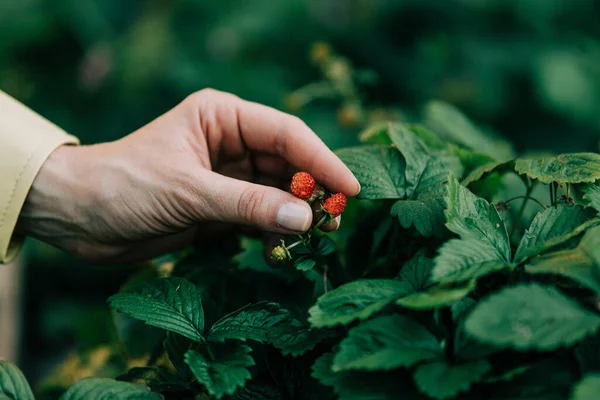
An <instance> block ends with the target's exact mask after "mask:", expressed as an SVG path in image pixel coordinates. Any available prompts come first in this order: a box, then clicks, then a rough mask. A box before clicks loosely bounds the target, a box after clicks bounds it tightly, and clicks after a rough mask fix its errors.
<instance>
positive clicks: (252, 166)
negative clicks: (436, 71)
mask: <svg viewBox="0 0 600 400" xmlns="http://www.w3.org/2000/svg"><path fill="white" fill-rule="evenodd" d="M298 169H300V170H305V171H307V172H310V173H311V174H312V175H313V176H314V177H315V178H316V180H317V181H318V182H320V183H321V184H323V185H324V186H325V187H327V188H328V189H330V190H332V191H334V192H342V193H344V194H346V195H348V196H354V195H356V194H357V193H358V192H359V190H360V186H359V184H358V181H356V179H355V178H354V176H353V175H352V173H351V172H350V170H349V169H348V168H347V167H346V166H345V165H344V164H343V163H342V161H341V160H339V159H338V158H337V157H336V156H335V155H334V154H333V153H332V152H331V151H330V150H329V149H328V148H327V147H326V146H325V144H323V142H322V141H321V140H320V139H319V138H318V137H317V136H316V135H315V134H314V132H312V131H311V130H310V128H308V127H307V126H306V125H305V124H304V123H303V122H302V121H301V120H300V119H298V118H296V117H294V116H291V115H288V114H285V113H283V112H280V111H277V110H275V109H272V108H269V107H266V106H262V105H259V104H256V103H251V102H248V101H244V100H241V99H240V98H238V97H236V96H234V95H231V94H227V93H222V92H218V91H215V90H209V89H207V90H202V91H200V92H197V93H195V94H193V95H191V96H189V97H188V98H187V99H185V100H184V101H183V102H182V103H180V104H179V105H177V106H176V107H175V108H173V109H172V110H170V111H169V112H167V113H166V114H164V115H162V116H161V117H159V118H158V119H156V120H154V121H152V122H151V123H149V124H148V125H146V126H144V127H143V128H141V129H139V130H138V131H136V132H134V133H132V134H130V135H128V136H126V137H124V138H123V139H120V140H118V141H115V142H110V143H103V144H98V145H93V146H79V147H73V146H62V147H59V148H58V149H57V150H55V151H54V152H53V153H52V154H51V155H50V157H49V158H48V160H47V161H46V162H45V164H44V165H43V167H42V169H41V170H40V172H39V174H38V176H37V177H36V179H35V181H34V183H33V186H32V188H31V190H30V193H29V195H28V197H27V200H26V202H25V205H24V207H23V210H22V212H21V214H20V218H19V222H18V224H17V228H16V233H17V234H20V235H27V236H32V237H36V238H38V239H40V240H43V241H45V242H48V243H50V244H52V245H55V246H57V247H59V248H62V249H64V250H66V251H69V252H71V253H74V254H75V255H77V256H79V257H81V258H84V259H86V260H88V261H92V262H128V261H135V260H142V259H147V258H150V257H153V256H156V255H158V254H161V253H164V252H166V251H170V250H174V249H176V248H180V247H182V246H185V245H187V244H190V243H192V242H193V241H194V240H195V238H197V237H198V235H199V234H206V233H209V232H211V231H210V230H209V228H208V224H209V223H227V224H241V225H247V226H252V227H255V228H258V229H260V230H265V231H270V232H275V233H279V234H297V233H301V232H304V231H306V230H307V229H308V228H309V227H310V225H311V223H312V211H311V208H310V206H309V205H308V204H307V203H306V202H304V201H302V200H300V199H297V198H295V197H294V196H292V195H291V194H289V193H287V192H285V191H283V190H280V189H278V188H277V186H279V185H280V183H281V182H288V181H289V177H290V176H291V175H292V174H293V172H295V171H296V170H298ZM333 224H334V226H331V225H330V226H329V227H328V228H329V229H332V228H335V224H336V222H334V223H333Z"/></svg>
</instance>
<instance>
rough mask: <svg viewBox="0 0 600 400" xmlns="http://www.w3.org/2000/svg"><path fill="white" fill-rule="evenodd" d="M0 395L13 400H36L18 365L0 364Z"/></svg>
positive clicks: (3, 362) (4, 362)
mask: <svg viewBox="0 0 600 400" xmlns="http://www.w3.org/2000/svg"><path fill="white" fill-rule="evenodd" d="M0 395H4V396H5V397H6V398H7V399H11V400H34V397H33V393H32V392H31V388H30V387H29V383H27V379H25V376H24V375H23V373H22V372H21V370H20V369H19V368H17V366H16V365H14V364H11V363H9V362H6V361H2V362H0Z"/></svg>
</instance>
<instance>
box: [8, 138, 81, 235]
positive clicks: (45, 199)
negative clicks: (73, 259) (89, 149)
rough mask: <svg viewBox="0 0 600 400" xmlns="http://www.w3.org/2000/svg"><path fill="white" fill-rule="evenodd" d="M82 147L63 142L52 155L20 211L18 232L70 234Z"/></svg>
mask: <svg viewBox="0 0 600 400" xmlns="http://www.w3.org/2000/svg"><path fill="white" fill-rule="evenodd" d="M79 150H80V148H79V147H75V146H66V145H63V146H60V147H58V148H56V149H55V150H54V151H53V152H52V153H51V154H50V155H49V156H48V158H47V159H46V161H45V162H44V164H43V165H42V167H41V168H40V171H39V172H38V174H37V176H36V178H35V179H34V181H33V184H32V186H31V188H30V190H29V192H28V194H27V197H26V199H25V203H24V204H23V208H22V209H21V212H20V214H19V220H18V222H17V226H16V227H15V233H16V234H17V235H20V236H31V237H35V238H38V239H42V240H46V241H49V240H48V239H51V238H53V237H54V238H56V239H59V238H60V237H64V236H65V235H68V234H69V233H68V232H69V230H68V229H69V226H70V225H72V223H73V221H74V219H76V212H77V207H76V205H75V204H72V202H73V200H74V199H75V198H76V197H75V196H74V192H75V191H76V189H75V187H74V184H75V183H76V182H77V180H76V177H75V174H76V169H75V168H74V166H75V163H74V160H75V158H76V154H75V153H77V152H78V151H79ZM50 242H51V243H53V242H54V241H53V240H50ZM53 244H57V243H53Z"/></svg>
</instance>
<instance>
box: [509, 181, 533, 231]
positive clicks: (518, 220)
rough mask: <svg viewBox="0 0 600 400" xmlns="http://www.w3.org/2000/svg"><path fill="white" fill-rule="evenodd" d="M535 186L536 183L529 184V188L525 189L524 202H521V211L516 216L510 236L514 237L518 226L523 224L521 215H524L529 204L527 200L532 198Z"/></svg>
mask: <svg viewBox="0 0 600 400" xmlns="http://www.w3.org/2000/svg"><path fill="white" fill-rule="evenodd" d="M533 188H534V183H529V184H527V190H526V191H525V195H524V196H522V197H523V203H522V204H521V207H520V208H519V211H518V212H517V216H516V217H515V220H514V223H513V227H512V229H511V231H510V235H509V237H512V236H513V235H514V233H515V232H516V230H517V228H518V227H519V225H520V224H521V217H522V216H523V213H524V212H525V206H527V201H528V200H529V199H530V198H531V192H533Z"/></svg>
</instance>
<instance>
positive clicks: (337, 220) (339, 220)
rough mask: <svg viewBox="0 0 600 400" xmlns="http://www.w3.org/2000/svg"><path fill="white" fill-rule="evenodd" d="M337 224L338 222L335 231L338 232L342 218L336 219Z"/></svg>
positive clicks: (339, 216)
mask: <svg viewBox="0 0 600 400" xmlns="http://www.w3.org/2000/svg"><path fill="white" fill-rule="evenodd" d="M335 222H337V224H336V226H335V230H336V231H337V230H338V229H340V225H341V224H342V216H341V215H338V216H337V217H335Z"/></svg>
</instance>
